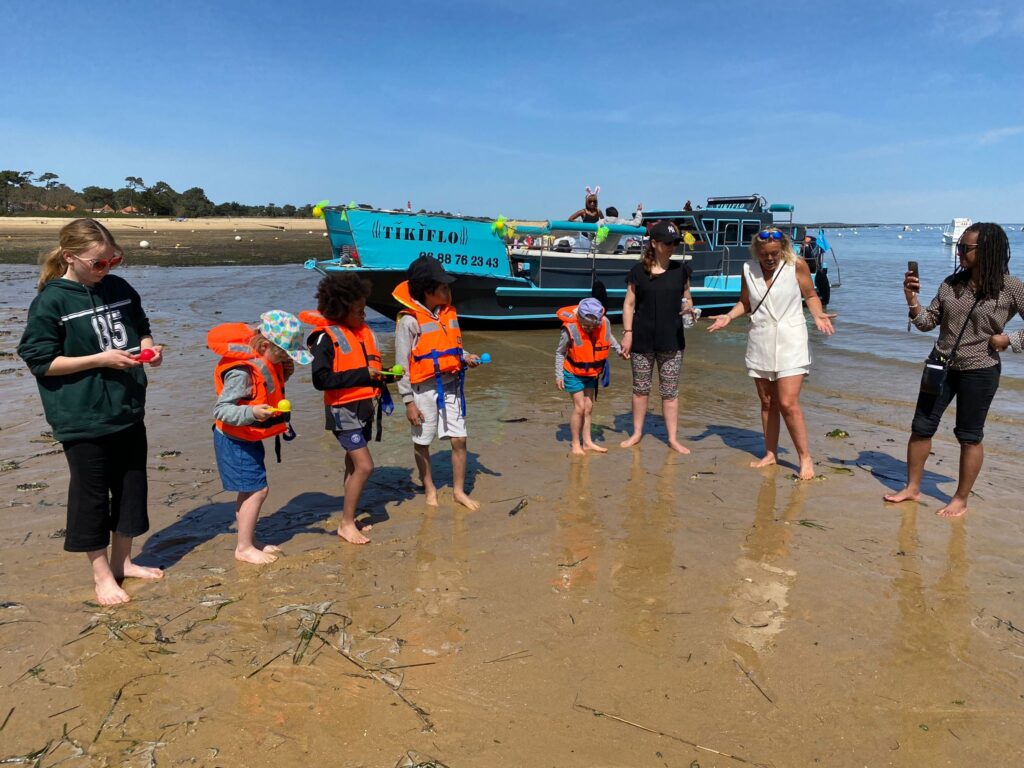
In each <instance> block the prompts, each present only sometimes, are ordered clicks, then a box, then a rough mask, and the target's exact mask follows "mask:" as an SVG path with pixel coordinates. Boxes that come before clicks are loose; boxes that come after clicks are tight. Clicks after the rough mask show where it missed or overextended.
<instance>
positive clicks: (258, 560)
mask: <svg viewBox="0 0 1024 768" xmlns="http://www.w3.org/2000/svg"><path fill="white" fill-rule="evenodd" d="M235 560H241V561H242V562H243V563H252V564H253V565H267V564H268V563H272V562H274V561H275V560H277V555H275V554H273V553H271V552H266V551H265V550H262V549H257V548H256V547H244V548H240V549H235Z"/></svg>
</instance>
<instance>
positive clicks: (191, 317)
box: [0, 266, 1024, 768]
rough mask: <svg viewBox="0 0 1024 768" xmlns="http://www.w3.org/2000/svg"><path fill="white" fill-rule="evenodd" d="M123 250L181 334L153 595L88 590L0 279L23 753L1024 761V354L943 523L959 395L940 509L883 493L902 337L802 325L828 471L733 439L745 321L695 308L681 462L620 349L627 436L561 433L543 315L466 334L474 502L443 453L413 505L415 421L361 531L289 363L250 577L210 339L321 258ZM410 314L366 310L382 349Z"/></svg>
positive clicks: (8, 691)
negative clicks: (846, 347)
mask: <svg viewBox="0 0 1024 768" xmlns="http://www.w3.org/2000/svg"><path fill="white" fill-rule="evenodd" d="M123 275H124V276H125V277H126V278H127V279H128V280H129V281H130V282H131V283H132V284H133V285H134V286H135V287H136V288H137V289H138V290H139V292H140V293H141V294H142V296H143V301H144V304H145V306H146V308H147V311H148V312H149V314H150V317H151V319H152V321H153V324H154V335H155V337H156V339H157V341H158V343H159V342H162V343H165V344H167V345H168V349H167V352H166V354H167V359H166V363H165V365H164V366H163V367H162V368H160V369H157V370H153V371H152V374H151V376H150V387H149V398H150V401H149V406H148V417H147V422H146V423H147V428H148V432H149V440H150V457H149V463H150V469H151V471H150V475H149V478H150V516H151V521H152V529H151V532H150V534H149V535H148V536H146V537H143V538H142V539H141V540H140V544H141V550H142V554H141V556H140V557H139V561H140V562H142V563H144V564H147V565H159V566H161V567H163V568H165V569H166V576H165V578H164V579H163V580H162V581H160V582H157V583H141V582H133V581H129V582H127V585H126V589H127V590H128V591H129V592H130V593H131V595H132V597H133V601H132V602H131V603H130V604H128V605H126V606H123V607H118V608H116V609H103V608H100V607H98V606H96V605H95V604H94V603H93V602H92V598H93V593H92V588H91V584H90V583H89V580H88V570H87V563H86V560H85V558H84V557H82V556H81V555H71V554H68V553H65V552H63V550H62V549H61V545H62V542H61V541H60V536H61V533H62V532H61V529H62V528H63V526H64V504H65V501H66V499H65V494H66V483H67V469H66V464H65V462H64V459H63V456H61V455H60V453H59V450H58V449H59V446H54V445H52V444H50V443H49V442H47V441H46V438H45V437H43V436H42V435H41V433H44V432H45V431H46V430H47V429H48V426H47V425H46V423H45V421H44V420H43V419H42V416H41V411H42V408H41V406H40V404H39V399H38V395H37V393H36V389H35V383H34V381H33V380H32V378H31V376H30V375H29V374H28V373H27V371H26V369H25V368H24V365H23V364H22V363H21V361H20V359H18V358H16V356H13V352H14V348H15V346H16V344H17V340H18V338H19V336H20V333H21V330H22V327H23V324H24V315H25V309H26V308H27V306H28V303H29V302H30V301H31V298H32V296H33V291H34V280H35V270H34V268H31V267H28V266H14V267H10V268H8V270H7V271H6V273H5V276H4V277H3V278H2V279H0V334H3V335H2V336H0V353H2V359H0V369H2V370H0V381H2V383H3V391H4V395H5V397H4V399H5V401H6V403H5V405H6V407H5V409H4V412H3V414H2V415H0V436H2V437H3V442H2V448H0V462H2V465H3V470H4V471H3V472H2V474H0V502H2V503H3V504H4V506H5V507H6V514H4V515H3V516H2V517H0V576H2V582H0V583H2V585H3V586H2V588H0V643H2V648H3V653H2V655H0V760H3V761H4V762H5V763H8V764H24V765H39V766H52V765H58V764H60V765H65V766H95V765H100V766H102V765H111V766H114V765H131V766H152V765H204V766H241V765H256V766H259V765H295V764H300V763H303V764H305V763H314V764H325V765H340V766H387V767H388V768H390V766H396V765H406V766H408V765H423V766H429V765H447V766H452V768H454V767H455V766H506V765H508V766H570V767H571V766H673V767H674V766H683V767H684V768H685V767H686V766H690V767H691V768H692V767H693V766H702V767H704V768H707V767H708V766H740V765H744V764H750V765H764V766H773V767H775V768H788V767H789V766H809V765H825V766H967V765H993V766H997V765H998V766H1002V765H1007V766H1008V765H1014V764H1018V763H1019V760H1020V749H1021V748H1020V742H1021V737H1022V735H1024V676H1022V674H1021V672H1022V660H1024V608H1022V602H1021V589H1022V577H1024V543H1022V542H1024V537H1022V536H1021V533H1022V531H1021V527H1022V526H1021V502H1020V487H1021V484H1020V466H1021V461H1022V459H1024V450H1022V448H1021V444H1020V439H1019V434H1020V426H1021V423H1020V420H1019V417H1018V415H1017V414H1018V412H1019V408H1020V403H1021V395H1022V388H1021V382H1020V381H1019V380H1004V383H1003V387H1002V388H1001V390H1000V393H999V395H998V396H997V398H996V402H995V404H994V406H993V410H992V415H991V416H990V422H989V425H988V428H987V439H986V447H987V451H988V454H987V458H986V466H985V468H984V470H983V472H982V475H981V478H980V480H979V482H978V484H977V486H976V492H977V494H976V498H975V499H973V500H972V506H971V510H970V512H969V513H968V516H967V518H966V519H964V520H962V521H954V522H950V521H946V520H941V519H939V518H936V517H935V516H934V514H932V513H933V512H934V510H935V509H937V508H938V507H939V506H941V504H942V502H943V501H944V500H945V499H948V497H949V494H950V493H951V492H952V490H953V489H954V487H955V475H956V461H957V458H956V457H957V446H956V444H955V441H954V440H953V437H952V427H951V422H950V421H949V419H947V423H944V425H943V427H942V429H941V430H940V435H939V436H938V437H937V439H936V441H935V456H934V457H933V459H932V461H931V463H930V464H929V468H928V469H929V473H928V475H927V476H926V484H925V492H926V496H925V498H924V499H923V500H922V502H921V503H919V504H910V503H908V504H903V505H899V506H892V505H885V504H883V503H882V501H881V495H882V494H883V493H884V492H887V491H888V490H889V489H891V488H895V487H899V485H900V484H901V482H902V478H903V473H904V469H905V468H904V461H903V454H904V450H905V441H906V429H907V427H908V425H909V422H910V417H911V415H912V408H913V402H912V398H913V397H915V396H916V382H917V377H918V375H919V369H918V365H917V364H916V363H910V362H900V361H879V360H877V359H869V358H868V357H867V356H863V357H857V356H856V355H855V354H854V355H851V354H850V353H848V352H839V351H837V350H835V349H833V348H831V347H830V346H829V345H828V343H827V342H826V341H824V340H822V339H820V338H816V337H814V336H812V339H813V341H812V344H813V351H814V355H815V365H814V368H813V376H812V378H811V380H810V381H809V382H808V384H807V386H806V388H805V390H804V395H803V398H802V401H803V404H804V407H805V411H806V415H807V420H808V424H809V431H810V437H811V446H812V451H813V454H814V457H815V459H816V462H817V471H818V473H819V477H818V478H817V479H816V480H815V481H812V482H809V483H795V482H794V481H793V478H792V473H793V466H792V463H791V460H792V458H793V453H792V450H791V449H790V450H789V451H788V452H786V453H783V459H784V460H785V461H786V462H787V465H786V466H780V467H777V468H772V469H766V470H760V471H758V470H751V469H749V468H748V466H747V465H748V463H749V461H750V459H751V458H752V457H753V455H754V454H755V453H756V452H757V451H759V450H760V448H761V435H760V422H759V420H758V413H757V410H756V401H755V396H754V391H753V386H752V385H751V384H750V382H749V380H748V379H747V378H746V376H745V375H744V371H743V369H742V364H743V360H742V358H743V348H744V343H745V336H744V334H743V333H742V331H743V330H744V327H745V326H744V325H743V324H736V328H735V329H728V330H727V331H726V332H723V333H720V334H716V335H715V336H713V337H712V336H709V335H708V334H706V333H700V332H698V333H688V335H687V339H688V349H687V354H686V362H685V364H684V372H683V384H682V392H681V397H682V399H681V408H680V410H681V419H680V420H681V429H680V435H681V438H682V439H683V440H684V441H685V442H686V443H687V445H689V446H690V447H691V449H692V450H693V454H692V455H690V456H679V455H676V454H674V453H672V452H670V451H669V450H668V449H667V448H666V446H665V444H664V430H663V428H662V427H661V425H660V424H659V418H658V417H651V416H649V421H648V424H649V427H650V433H649V434H648V436H647V437H646V438H645V440H644V442H643V443H642V444H641V447H640V448H639V449H636V450H622V449H619V448H618V447H617V444H618V442H619V440H620V439H622V438H623V437H624V433H625V430H626V429H627V428H628V425H629V416H628V412H629V373H628V364H627V363H625V362H623V361H619V360H616V361H615V366H614V369H613V376H612V385H611V387H610V388H609V389H608V390H606V391H602V392H601V394H600V398H599V400H598V403H597V407H596V410H595V418H594V422H595V425H596V429H597V431H598V432H599V434H600V439H603V440H604V442H605V444H606V445H608V446H609V447H610V453H609V454H607V455H605V456H588V457H585V458H582V459H572V458H570V457H569V455H568V453H569V451H568V447H569V445H568V425H567V419H568V409H567V404H568V398H566V397H565V396H564V395H563V394H561V393H559V392H557V390H555V388H554V385H553V371H552V366H553V349H554V345H555V342H556V340H557V334H556V333H555V332H554V331H529V332H522V333H515V334H509V333H505V334H501V333H483V332H480V333H469V334H467V337H466V346H467V349H469V350H470V351H472V352H476V353H480V352H484V351H487V352H490V353H491V355H492V356H493V358H494V360H495V363H494V364H492V365H489V366H482V367H481V368H478V369H475V370H474V371H472V372H471V373H470V374H469V376H468V381H467V397H468V404H469V415H468V418H469V428H470V440H469V449H470V477H471V478H472V495H473V496H474V498H476V499H477V500H479V501H480V502H481V503H482V506H481V509H480V510H479V511H478V512H475V513H469V512H466V511H463V510H462V509H461V508H459V507H456V506H455V505H453V503H452V499H451V491H450V486H449V485H448V483H449V482H450V477H451V469H450V462H449V461H448V452H447V450H445V449H443V448H437V446H436V444H435V465H434V466H435V472H436V474H437V476H438V479H439V480H440V481H441V483H444V484H445V487H443V488H442V493H441V505H440V507H438V508H436V509H431V508H428V507H427V506H426V505H425V504H424V503H423V500H422V496H421V495H418V494H417V493H416V491H415V486H414V479H413V473H412V467H413V462H412V449H411V445H410V441H409V437H408V432H407V426H406V424H405V421H404V418H402V417H401V415H400V414H398V413H396V415H395V416H392V417H391V418H390V419H389V420H388V422H387V423H386V425H385V435H384V441H383V442H382V443H379V444H376V443H375V444H374V445H373V447H372V453H373V456H374V459H375V463H376V465H377V470H376V473H375V474H374V475H373V477H372V479H371V482H370V486H369V487H368V490H367V492H366V493H365V494H364V497H363V500H362V505H361V506H362V507H363V509H364V510H365V514H366V515H368V516H369V517H371V518H373V519H374V523H375V525H374V528H373V531H372V532H371V533H370V536H371V538H372V539H373V542H372V544H371V545H369V546H366V547H354V546H351V545H347V544H344V543H343V542H341V541H340V540H339V539H338V537H337V536H335V535H334V530H335V528H336V526H337V522H338V517H339V514H340V504H341V499H340V483H341V466H342V452H341V450H340V449H339V447H338V445H337V443H336V442H335V441H334V440H333V438H331V437H330V435H329V434H328V433H326V432H324V431H323V429H322V410H321V405H320V400H319V395H318V394H317V393H316V392H315V391H314V390H313V389H312V386H311V385H310V383H309V372H308V369H307V370H300V371H299V372H298V373H297V375H296V377H295V378H294V379H293V381H292V382H291V383H290V385H289V396H290V399H291V400H292V402H293V405H294V409H295V415H294V421H293V423H294V425H295V428H296V430H297V431H298V432H299V435H300V437H299V439H298V440H296V441H294V442H292V443H290V444H288V445H286V446H285V447H284V461H283V463H282V464H280V465H276V464H272V463H270V464H269V465H268V467H269V473H270V484H271V490H270V497H269V499H268V501H267V503H266V504H265V506H264V515H263V517H262V518H261V521H260V524H259V527H258V534H259V536H260V538H261V539H263V540H265V541H269V542H272V543H276V544H278V545H279V546H281V547H282V549H283V550H284V552H285V556H284V557H283V558H281V559H280V560H279V561H278V562H277V563H275V564H273V565H271V566H267V567H262V568H257V567H253V566H249V565H245V564H240V563H236V562H235V561H234V559H233V547H234V533H233V506H234V505H233V500H232V495H231V494H226V493H224V492H222V491H221V490H220V484H219V479H218V476H217V474H216V469H215V463H214V458H213V448H212V441H211V438H210V416H209V414H210V411H211V408H212V403H213V400H214V396H213V391H212V386H211V381H210V378H211V371H212V367H213V364H214V359H213V355H212V354H211V353H209V352H208V351H207V350H206V349H205V347H204V346H203V341H202V339H203V338H204V336H205V333H206V331H207V329H208V328H209V327H211V326H212V325H214V324H216V323H218V322H222V321H226V320H253V319H255V317H256V316H257V315H258V313H259V312H260V311H262V310H264V309H269V308H272V307H280V308H284V309H289V310H291V311H297V310H299V309H302V308H307V307H309V306H310V303H311V302H312V295H313V290H314V288H315V283H316V277H315V275H313V274H311V273H308V272H304V271H303V270H301V269H298V268H296V267H294V266H292V267H248V268H244V270H242V269H240V268H220V267H209V268H176V269H162V268H156V267H131V268H127V269H125V270H123ZM242 281H244V283H245V284H246V285H247V286H248V288H247V290H246V291H239V290H235V288H237V286H238V285H240V284H242ZM253 289H258V290H256V293H262V295H263V296H264V297H265V300H264V301H263V304H265V306H263V305H261V306H253V303H252V301H253V300H252V296H253V295H254V293H253ZM457 298H458V294H457V292H456V301H457ZM391 325H392V324H391V323H390V322H388V321H385V320H381V321H380V323H379V324H376V325H375V328H376V330H377V333H378V338H379V340H380V341H381V346H382V348H383V350H384V358H385V360H386V361H389V360H390V359H391V349H392V346H393V339H392V337H391V335H390V334H389V331H390V328H391ZM839 332H840V333H841V332H842V328H841V327H839ZM652 401H653V402H654V403H655V405H656V406H657V398H656V397H655V398H652ZM1007 414H1009V415H1007ZM524 419H525V420H524ZM833 429H842V430H845V431H846V432H847V433H849V436H848V437H845V438H840V439H832V438H828V437H826V433H827V432H829V431H831V430H833ZM782 444H783V446H786V447H789V440H788V436H784V437H783V443H782ZM271 453H272V452H268V454H271ZM523 501H525V502H526V504H525V506H522V502H523ZM517 508H518V509H517ZM513 510H517V511H516V512H515V514H510V513H511V512H512V511H513ZM138 550H139V547H137V548H136V551H138ZM12 759H15V760H13V761H12Z"/></svg>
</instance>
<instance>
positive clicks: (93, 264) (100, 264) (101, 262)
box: [71, 253, 124, 272]
mask: <svg viewBox="0 0 1024 768" xmlns="http://www.w3.org/2000/svg"><path fill="white" fill-rule="evenodd" d="M71 256H72V257H73V258H75V259H78V260H79V261H84V262H85V263H86V264H88V265H89V267H90V268H92V269H95V270H96V271H97V272H102V271H103V270H104V269H106V268H107V267H116V266H117V265H118V264H120V263H121V262H122V261H124V256H114V257H113V258H112V259H83V258H82V257H81V256H75V254H73V253H72V254H71Z"/></svg>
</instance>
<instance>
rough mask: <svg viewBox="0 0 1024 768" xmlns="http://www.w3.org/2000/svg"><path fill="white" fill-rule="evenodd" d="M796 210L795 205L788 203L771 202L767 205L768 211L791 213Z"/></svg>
mask: <svg viewBox="0 0 1024 768" xmlns="http://www.w3.org/2000/svg"><path fill="white" fill-rule="evenodd" d="M795 210H796V206H794V205H791V204H790V203H772V204H771V205H769V206H768V211H769V212H770V213H793V211H795Z"/></svg>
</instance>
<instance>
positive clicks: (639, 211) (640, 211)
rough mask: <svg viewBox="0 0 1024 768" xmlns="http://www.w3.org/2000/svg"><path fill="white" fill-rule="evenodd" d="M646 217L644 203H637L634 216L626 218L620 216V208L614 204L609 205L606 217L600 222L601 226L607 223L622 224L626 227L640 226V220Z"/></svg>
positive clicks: (605, 212) (605, 213)
mask: <svg viewBox="0 0 1024 768" xmlns="http://www.w3.org/2000/svg"><path fill="white" fill-rule="evenodd" d="M643 218H644V204H643V203H637V206H636V211H635V212H634V213H633V218H631V219H626V218H623V217H622V216H619V209H618V208H616V207H615V206H614V205H609V206H608V207H607V208H606V209H605V211H604V218H603V219H601V221H599V222H598V224H599V225H600V226H604V225H606V224H621V225H623V226H626V227H639V226H640V222H641V221H643Z"/></svg>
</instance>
